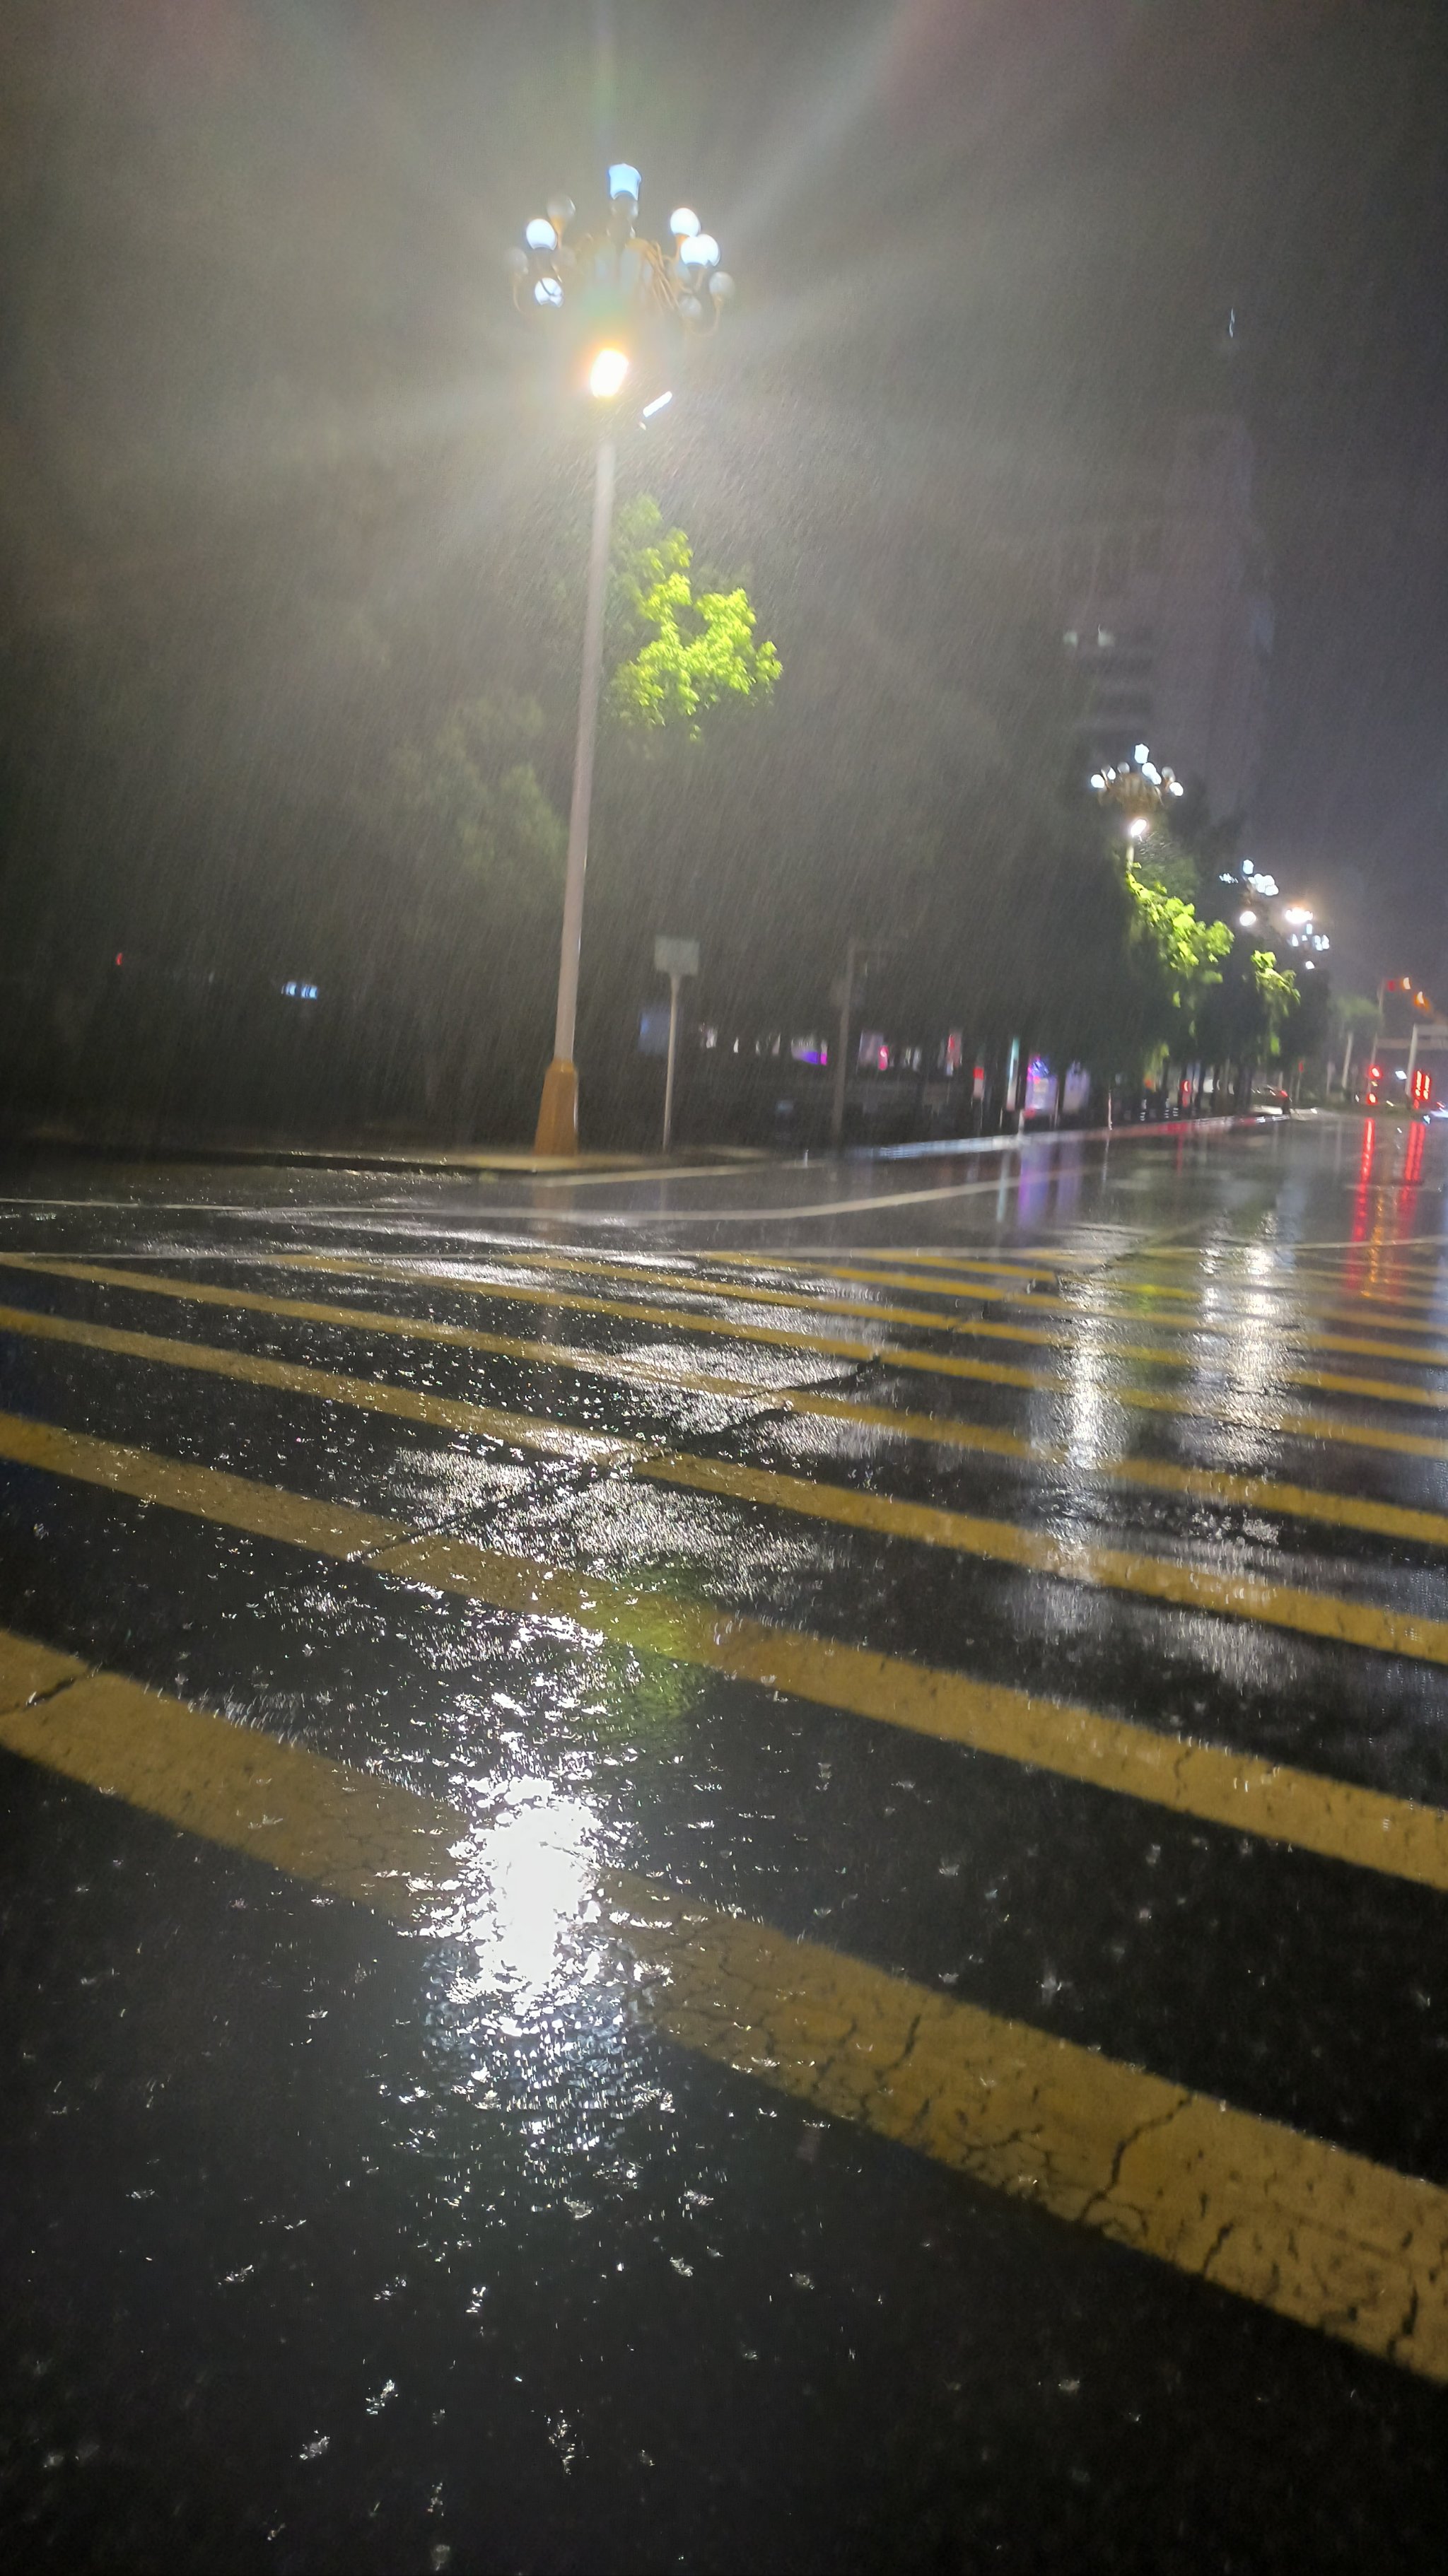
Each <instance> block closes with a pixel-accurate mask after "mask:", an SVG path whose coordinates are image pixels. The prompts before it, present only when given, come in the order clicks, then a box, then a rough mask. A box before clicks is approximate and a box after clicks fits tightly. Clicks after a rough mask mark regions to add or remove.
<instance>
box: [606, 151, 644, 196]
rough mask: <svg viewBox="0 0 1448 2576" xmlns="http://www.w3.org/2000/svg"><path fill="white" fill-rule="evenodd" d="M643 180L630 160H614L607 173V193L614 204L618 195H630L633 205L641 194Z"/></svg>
mask: <svg viewBox="0 0 1448 2576" xmlns="http://www.w3.org/2000/svg"><path fill="white" fill-rule="evenodd" d="M643 185H644V183H643V181H642V179H641V178H640V177H639V174H638V172H637V170H636V169H635V168H634V166H633V163H632V162H631V161H615V162H614V163H613V164H612V166H611V167H610V170H609V174H608V193H609V196H610V197H611V198H612V200H613V202H614V204H615V205H616V204H617V203H618V200H619V198H620V197H632V199H633V202H634V204H635V205H637V204H638V201H639V198H640V197H641V196H642V194H643Z"/></svg>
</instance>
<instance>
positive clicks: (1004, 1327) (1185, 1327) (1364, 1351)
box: [287, 1251, 1448, 1368]
mask: <svg viewBox="0 0 1448 2576" xmlns="http://www.w3.org/2000/svg"><path fill="white" fill-rule="evenodd" d="M287 1258H288V1259H289V1260H290V1261H295V1262H296V1263H297V1265H298V1266H299V1267H304V1268H309V1269H327V1268H330V1267H332V1266H333V1265H332V1264H331V1263H330V1262H329V1261H328V1260H327V1258H326V1256H324V1255H317V1254H314V1253H303V1254H293V1255H289V1256H287ZM480 1259H482V1260H484V1261H485V1262H486V1264H487V1266H488V1267H489V1268H491V1267H494V1266H501V1265H502V1264H504V1263H507V1264H510V1265H511V1264H516V1265H517V1266H519V1267H521V1268H524V1269H528V1270H540V1271H549V1270H566V1271H583V1272H586V1273H590V1274H592V1275H594V1276H595V1277H598V1276H601V1277H606V1278H608V1279H610V1280H612V1281H613V1282H614V1283H615V1284H616V1285H617V1284H625V1285H626V1284H628V1283H630V1282H633V1281H635V1280H636V1281H637V1282H638V1283H639V1285H640V1286H642V1287H644V1288H648V1289H657V1288H669V1289H678V1290H679V1291H681V1292H682V1293H683V1294H685V1295H689V1296H693V1297H696V1298H706V1297H707V1298H717V1299H723V1298H729V1297H733V1298H736V1299H738V1300H740V1301H741V1302H742V1303H744V1304H746V1305H759V1306H785V1307H791V1308H793V1309H794V1311H795V1312H796V1313H800V1314H825V1315H830V1316H832V1317H836V1318H838V1319H839V1320H840V1321H844V1322H858V1323H883V1324H907V1325H911V1326H914V1327H917V1328H918V1329H920V1330H922V1331H933V1332H940V1333H950V1334H955V1335H964V1336H965V1337H966V1338H967V1339H973V1340H995V1341H1003V1342H1027V1343H1038V1344H1040V1345H1042V1346H1043V1347H1045V1348H1047V1349H1052V1350H1070V1349H1072V1348H1073V1347H1074V1345H1075V1343H1076V1341H1077V1339H1078V1333H1077V1332H1070V1331H1051V1330H1047V1331H1043V1332H1038V1331H1036V1330H1035V1329H1034V1327H1032V1326H1025V1325H1015V1324H1003V1323H987V1322H984V1321H982V1320H981V1319H980V1318H979V1317H972V1318H970V1319H969V1320H964V1321H963V1320H962V1319H961V1318H960V1317H958V1316H952V1315H945V1314H941V1313H938V1312H936V1311H935V1310H934V1309H932V1308H929V1307H902V1306H882V1305H875V1304H869V1305H848V1304H846V1303H845V1301H844V1300H843V1299H842V1298H838V1297H816V1296H811V1295H810V1294H809V1293H808V1292H807V1291H803V1290H800V1291H794V1290H791V1289H787V1288H767V1287H762V1286H758V1285H755V1284H753V1283H743V1282H740V1281H738V1280H732V1279H730V1280H723V1279H719V1278H708V1279H702V1278H700V1277H699V1276H698V1275H697V1274H696V1273H692V1272H689V1271H681V1270H679V1269H678V1268H676V1267H671V1266H670V1265H668V1264H667V1263H664V1262H652V1261H648V1260H645V1259H643V1258H641V1257H639V1256H636V1255H634V1256H630V1257H629V1259H628V1260H627V1261H620V1260H618V1259H616V1258H613V1259H611V1258H610V1257H609V1255H608V1254H607V1253H599V1254H596V1255H580V1254H577V1253H555V1252H547V1251H540V1252H536V1253H534V1252H513V1251H508V1252H496V1253H495V1252H492V1251H489V1252H488V1253H487V1254H486V1255H482V1256H480ZM378 1268H379V1274H380V1275H382V1276H385V1275H386V1271H387V1264H386V1263H385V1262H384V1263H380V1264H379V1265H378ZM822 1275H825V1274H822ZM827 1275H828V1276H829V1277H830V1278H832V1279H839V1280H842V1281H847V1282H848V1281H854V1282H857V1283H862V1284H866V1285H868V1284H870V1282H871V1281H874V1282H876V1283H877V1284H881V1285H885V1286H889V1285H892V1284H893V1285H896V1286H904V1287H911V1286H915V1287H918V1286H919V1285H920V1283H919V1282H918V1281H912V1280H910V1279H908V1278H905V1277H901V1276H898V1275H896V1274H892V1273H891V1272H888V1271H876V1272H870V1271H863V1270H840V1269H832V1270H831V1271H830V1272H829V1273H828V1274H827ZM455 1284H457V1285H459V1286H466V1287H468V1288H469V1289H472V1290H474V1291H479V1292H480V1291H481V1289H482V1286H483V1283H482V1282H480V1281H478V1280H476V1279H468V1280H466V1281H462V1280H459V1281H457V1282H456V1283H455ZM938 1293H940V1294H941V1295H950V1296H952V1297H958V1296H962V1295H963V1296H969V1297H971V1298H974V1299H981V1300H989V1299H995V1300H997V1301H1001V1300H1003V1301H1005V1302H1006V1303H1010V1304H1016V1303H1020V1302H1021V1301H1020V1300H1019V1299H1017V1298H1014V1297H1013V1296H1012V1294H1011V1291H1010V1290H1009V1289H1006V1288H1001V1287H999V1286H987V1285H982V1286H978V1287H977V1286H973V1285H972V1284H971V1283H970V1282H968V1281H956V1282H953V1283H951V1284H950V1285H949V1287H948V1288H942V1289H941V1290H940V1291H939V1292H938ZM1026 1302H1027V1304H1028V1308H1029V1312H1030V1313H1031V1314H1033V1315H1035V1314H1050V1315H1061V1316H1064V1317H1066V1318H1067V1320H1068V1322H1070V1323H1072V1324H1074V1325H1076V1326H1077V1327H1078V1328H1079V1327H1080V1326H1081V1325H1083V1324H1090V1325H1093V1326H1095V1325H1100V1324H1110V1325H1116V1324H1139V1323H1141V1322H1143V1321H1145V1322H1147V1323H1149V1325H1150V1328H1151V1330H1152V1331H1153V1332H1156V1333H1190V1334H1192V1335H1193V1336H1195V1337H1198V1338H1200V1337H1202V1336H1206V1337H1208V1338H1211V1337H1213V1336H1215V1337H1216V1338H1218V1339H1225V1340H1230V1341H1240V1339H1241V1336H1242V1332H1243V1328H1244V1320H1245V1319H1244V1318H1243V1317H1242V1316H1241V1315H1237V1316H1232V1317H1228V1316H1222V1315H1200V1314H1193V1315H1175V1314H1174V1315H1152V1316H1149V1317H1142V1316H1140V1315H1137V1314H1134V1313H1133V1312H1132V1310H1131V1309H1130V1307H1127V1306H1121V1305H1115V1306H1106V1305H1103V1304H1101V1303H1100V1302H1099V1300H1098V1301H1097V1302H1094V1303H1092V1304H1091V1305H1089V1306H1088V1305H1085V1304H1083V1303H1082V1302H1081V1301H1080V1300H1079V1299H1072V1298H1069V1297H1053V1296H1046V1295H1032V1296H1031V1297H1030V1298H1029V1299H1028V1300H1027V1301H1026ZM1252 1320H1253V1321H1255V1322H1257V1323H1259V1324H1264V1319H1262V1318H1253V1319H1252ZM1264 1328H1265V1329H1270V1330H1272V1331H1273V1332H1280V1333H1282V1334H1284V1335H1285V1336H1286V1338H1287V1339H1288V1340H1290V1341H1292V1342H1294V1343H1296V1344H1299V1345H1301V1346H1302V1347H1304V1348H1308V1349H1313V1350H1325V1351H1338V1352H1343V1353H1346V1354H1349V1355H1356V1356H1358V1357H1361V1358H1366V1359H1376V1360H1387V1361H1389V1362H1392V1361H1396V1360H1404V1361H1408V1362H1410V1363H1416V1364H1419V1365H1422V1366H1425V1367H1428V1368H1448V1344H1445V1343H1433V1344H1431V1345H1429V1344H1424V1343H1419V1342H1403V1341H1401V1340H1392V1341H1386V1340H1384V1339H1383V1338H1382V1333H1381V1331H1380V1332H1379V1333H1378V1334H1376V1335H1375V1336H1374V1337H1373V1338H1371V1339H1364V1338H1363V1337H1361V1336H1360V1335H1357V1336H1354V1335H1348V1334H1342V1333H1324V1332H1319V1331H1318V1330H1317V1329H1316V1327H1315V1326H1313V1325H1306V1324H1296V1323H1294V1322H1293V1321H1292V1320H1291V1319H1290V1318H1277V1317H1273V1318H1272V1319H1271V1322H1270V1325H1264ZM1113 1355H1114V1356H1115V1357H1118V1358H1121V1359H1143V1358H1146V1359H1152V1360H1154V1361H1156V1362H1158V1363H1160V1364H1162V1365H1165V1366H1168V1367H1171V1368H1192V1367H1194V1366H1195V1365H1196V1359H1195V1355H1194V1354H1192V1353H1187V1354H1185V1355H1184V1354H1182V1353H1181V1352H1179V1351H1172V1350H1161V1349H1159V1348H1156V1347H1153V1348H1152V1349H1150V1350H1133V1349H1132V1348H1131V1347H1130V1346H1129V1345H1122V1346H1121V1347H1120V1348H1119V1349H1117V1350H1115V1352H1114V1354H1113Z"/></svg>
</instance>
